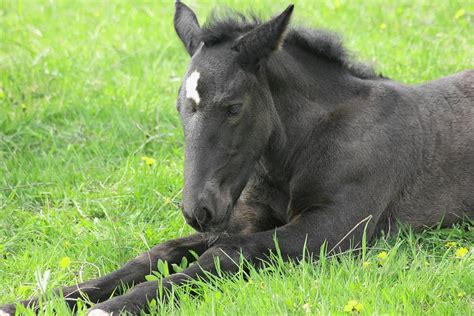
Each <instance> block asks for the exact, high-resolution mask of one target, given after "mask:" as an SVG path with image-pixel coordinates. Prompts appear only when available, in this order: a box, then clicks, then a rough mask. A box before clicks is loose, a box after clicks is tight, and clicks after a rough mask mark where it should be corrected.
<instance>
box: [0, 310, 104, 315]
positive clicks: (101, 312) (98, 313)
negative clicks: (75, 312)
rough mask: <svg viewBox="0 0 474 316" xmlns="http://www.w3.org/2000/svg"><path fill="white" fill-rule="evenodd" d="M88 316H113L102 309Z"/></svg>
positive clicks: (89, 313)
mask: <svg viewBox="0 0 474 316" xmlns="http://www.w3.org/2000/svg"><path fill="white" fill-rule="evenodd" d="M0 316H1V315H0ZM87 316H112V313H108V312H106V311H103V310H101V309H93V310H91V311H89V312H88V313H87Z"/></svg>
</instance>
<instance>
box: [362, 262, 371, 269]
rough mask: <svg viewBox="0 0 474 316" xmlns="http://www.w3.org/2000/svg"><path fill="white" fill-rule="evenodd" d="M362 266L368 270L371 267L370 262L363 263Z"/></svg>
mask: <svg viewBox="0 0 474 316" xmlns="http://www.w3.org/2000/svg"><path fill="white" fill-rule="evenodd" d="M362 266H363V267H364V268H368V267H370V262H369V261H364V262H362Z"/></svg>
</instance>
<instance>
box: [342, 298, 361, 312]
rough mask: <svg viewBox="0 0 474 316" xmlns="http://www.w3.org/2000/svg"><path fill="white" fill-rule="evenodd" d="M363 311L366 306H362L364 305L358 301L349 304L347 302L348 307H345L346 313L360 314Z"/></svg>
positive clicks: (351, 301)
mask: <svg viewBox="0 0 474 316" xmlns="http://www.w3.org/2000/svg"><path fill="white" fill-rule="evenodd" d="M362 309H364V305H362V303H359V302H358V301H356V300H350V301H349V302H347V304H346V306H344V311H345V312H348V313H351V312H355V313H360V312H361V311H362Z"/></svg>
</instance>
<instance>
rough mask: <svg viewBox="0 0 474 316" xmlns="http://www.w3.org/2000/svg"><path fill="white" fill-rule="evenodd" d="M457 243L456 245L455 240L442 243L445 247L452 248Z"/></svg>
mask: <svg viewBox="0 0 474 316" xmlns="http://www.w3.org/2000/svg"><path fill="white" fill-rule="evenodd" d="M457 245H458V243H457V242H455V241H448V242H447V243H445V244H444V246H445V247H446V248H454V247H456V246H457Z"/></svg>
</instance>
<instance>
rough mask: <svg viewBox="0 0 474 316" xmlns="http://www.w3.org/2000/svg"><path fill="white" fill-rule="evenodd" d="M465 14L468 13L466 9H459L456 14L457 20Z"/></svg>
mask: <svg viewBox="0 0 474 316" xmlns="http://www.w3.org/2000/svg"><path fill="white" fill-rule="evenodd" d="M464 14H466V11H464V9H459V10H458V11H457V12H456V14H455V15H454V18H455V19H456V20H457V19H459V18H461V17H463V16H464Z"/></svg>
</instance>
